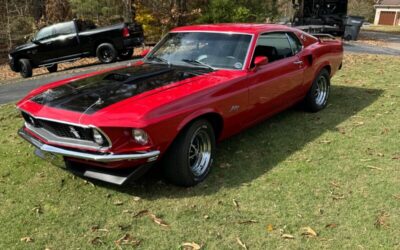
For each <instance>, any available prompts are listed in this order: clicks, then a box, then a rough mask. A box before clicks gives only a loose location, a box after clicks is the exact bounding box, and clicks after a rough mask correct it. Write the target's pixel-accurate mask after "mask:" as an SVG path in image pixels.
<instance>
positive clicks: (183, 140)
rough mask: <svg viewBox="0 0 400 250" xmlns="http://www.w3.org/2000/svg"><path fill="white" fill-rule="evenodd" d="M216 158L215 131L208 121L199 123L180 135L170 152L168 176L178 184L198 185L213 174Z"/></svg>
mask: <svg viewBox="0 0 400 250" xmlns="http://www.w3.org/2000/svg"><path fill="white" fill-rule="evenodd" d="M214 155H215V134H214V129H213V127H212V125H211V124H210V123H209V122H208V121H207V120H197V121H195V122H193V123H192V124H191V125H189V126H188V127H187V128H185V129H184V130H183V131H182V133H181V134H179V136H178V137H177V138H176V140H175V141H174V142H173V144H172V145H171V147H170V149H169V150H168V152H167V153H166V155H165V157H164V159H163V160H164V162H163V173H164V176H165V178H166V179H167V180H168V181H170V182H171V183H173V184H175V185H179V186H186V187H190V186H194V185H196V184H197V183H199V182H201V181H203V180H204V179H205V178H206V176H207V175H208V173H209V172H210V169H211V164H212V162H213V159H214Z"/></svg>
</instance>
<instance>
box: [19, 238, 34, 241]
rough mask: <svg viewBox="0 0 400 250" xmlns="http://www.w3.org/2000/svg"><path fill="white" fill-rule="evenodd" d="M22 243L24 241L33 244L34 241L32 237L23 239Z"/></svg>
mask: <svg viewBox="0 0 400 250" xmlns="http://www.w3.org/2000/svg"><path fill="white" fill-rule="evenodd" d="M21 241H22V242H33V241H34V240H33V238H32V237H22V238H21Z"/></svg>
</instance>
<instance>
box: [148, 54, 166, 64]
mask: <svg viewBox="0 0 400 250" xmlns="http://www.w3.org/2000/svg"><path fill="white" fill-rule="evenodd" d="M147 60H148V61H157V62H162V63H165V64H168V65H170V64H171V63H170V62H169V61H168V60H167V59H164V58H162V57H158V56H150V57H148V58H147Z"/></svg>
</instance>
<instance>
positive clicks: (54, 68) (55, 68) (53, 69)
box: [47, 63, 58, 73]
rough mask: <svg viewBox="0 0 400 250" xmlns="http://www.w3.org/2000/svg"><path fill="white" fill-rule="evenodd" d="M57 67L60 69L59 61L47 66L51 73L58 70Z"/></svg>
mask: <svg viewBox="0 0 400 250" xmlns="http://www.w3.org/2000/svg"><path fill="white" fill-rule="evenodd" d="M57 69H58V65H57V63H55V64H53V65H51V66H50V67H47V70H48V71H49V72H50V73H54V72H57Z"/></svg>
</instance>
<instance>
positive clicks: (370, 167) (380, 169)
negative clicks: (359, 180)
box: [366, 166, 383, 171]
mask: <svg viewBox="0 0 400 250" xmlns="http://www.w3.org/2000/svg"><path fill="white" fill-rule="evenodd" d="M366 168H369V169H374V170H379V171H382V170H383V169H382V168H378V167H375V166H366Z"/></svg>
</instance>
